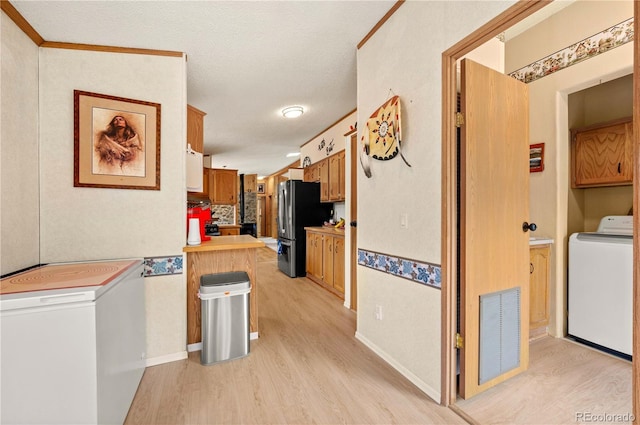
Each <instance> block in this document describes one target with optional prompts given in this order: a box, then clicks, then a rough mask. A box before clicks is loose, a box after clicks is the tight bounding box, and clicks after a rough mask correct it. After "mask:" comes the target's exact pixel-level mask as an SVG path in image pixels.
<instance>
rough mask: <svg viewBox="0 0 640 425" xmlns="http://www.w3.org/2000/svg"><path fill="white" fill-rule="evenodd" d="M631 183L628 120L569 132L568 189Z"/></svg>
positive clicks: (631, 136) (629, 128)
mask: <svg viewBox="0 0 640 425" xmlns="http://www.w3.org/2000/svg"><path fill="white" fill-rule="evenodd" d="M632 183H633V122H632V118H631V117H628V118H622V119H618V120H615V121H609V122H606V123H602V124H596V125H591V126H588V127H581V128H575V129H572V130H571V187H573V188H583V187H598V186H621V185H630V184H632Z"/></svg>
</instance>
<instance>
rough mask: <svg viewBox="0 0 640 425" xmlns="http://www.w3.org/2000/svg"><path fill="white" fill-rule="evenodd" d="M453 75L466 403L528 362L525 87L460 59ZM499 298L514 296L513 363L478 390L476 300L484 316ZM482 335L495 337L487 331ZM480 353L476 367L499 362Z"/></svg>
mask: <svg viewBox="0 0 640 425" xmlns="http://www.w3.org/2000/svg"><path fill="white" fill-rule="evenodd" d="M461 69H462V89H461V112H462V116H463V117H464V124H463V125H462V126H461V140H460V142H461V146H460V160H461V164H460V170H461V176H460V334H461V336H462V338H463V344H462V345H463V346H462V348H461V349H460V386H459V393H460V396H461V397H462V398H469V397H471V396H473V395H475V394H477V393H479V392H482V391H484V390H486V389H488V388H490V387H492V386H494V385H496V384H498V383H500V382H502V381H504V380H506V379H508V378H510V377H512V376H514V375H517V374H519V373H521V372H522V371H524V370H526V369H527V367H528V363H529V320H528V311H529V291H528V282H529V233H526V232H525V231H524V230H523V223H524V222H527V221H528V220H529V110H528V105H529V98H528V88H527V86H526V85H525V84H524V83H522V82H520V81H517V80H516V79H514V78H511V77H508V76H506V75H504V74H500V73H498V72H496V71H494V70H492V69H489V68H487V67H484V66H482V65H479V64H477V63H475V62H472V61H470V60H466V59H465V60H463V61H462V68H461ZM501 291H509V292H508V293H509V297H511V296H512V294H513V292H514V291H516V292H517V291H519V296H518V297H517V300H518V301H515V305H516V306H517V307H519V312H520V313H519V319H517V320H515V322H514V321H513V320H510V321H509V322H508V323H505V325H504V326H505V327H506V326H510V327H511V328H510V329H512V326H514V325H513V323H516V325H515V327H516V330H517V329H518V328H519V335H516V338H512V339H511V341H513V340H515V341H516V342H515V344H512V343H511V342H509V344H507V343H506V342H505V345H508V346H510V347H511V348H512V349H514V351H511V353H513V352H515V353H516V354H515V360H516V361H517V364H516V365H515V366H513V367H511V366H509V369H508V370H504V368H497V369H498V374H497V375H490V376H492V377H490V378H489V379H487V378H486V376H485V379H484V381H482V383H481V372H482V370H483V368H482V367H481V365H480V363H481V357H480V351H481V341H487V339H485V338H484V337H483V336H481V313H482V311H481V299H482V298H481V297H484V298H483V299H484V301H485V304H484V306H485V307H484V308H485V312H486V311H487V310H488V308H487V307H486V306H487V305H488V304H487V303H486V301H487V296H488V295H489V294H492V295H494V296H495V295H496V294H502V292H501ZM509 299H510V300H513V298H509ZM500 305H501V304H500ZM516 311H517V310H516ZM499 313H500V314H502V313H503V311H502V310H500V311H499ZM482 314H484V313H482ZM516 315H518V314H517V313H516ZM485 317H486V316H485ZM518 321H519V325H518V324H517V322H518ZM488 322H489V320H487V321H485V322H484V323H488ZM484 331H485V335H491V334H495V333H494V332H495V327H493V328H491V329H489V330H487V327H484ZM499 341H500V344H502V343H503V342H502V340H499ZM494 345H499V344H491V346H492V347H493V348H495V347H494ZM513 345H515V348H514V347H513ZM485 347H486V345H485ZM499 351H500V350H499ZM483 353H484V356H485V358H484V360H487V359H490V360H491V361H500V356H499V355H496V354H495V353H492V352H491V350H488V351H484V352H483ZM485 370H486V369H485Z"/></svg>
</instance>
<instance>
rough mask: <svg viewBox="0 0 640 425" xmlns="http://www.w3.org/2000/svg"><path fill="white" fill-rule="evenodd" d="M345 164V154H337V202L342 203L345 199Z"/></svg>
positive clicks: (343, 152)
mask: <svg viewBox="0 0 640 425" xmlns="http://www.w3.org/2000/svg"><path fill="white" fill-rule="evenodd" d="M345 163H346V153H345V151H342V152H340V153H339V154H338V200H339V201H344V200H345V199H346V197H347V196H346V192H345V183H344V180H345V177H344V169H345Z"/></svg>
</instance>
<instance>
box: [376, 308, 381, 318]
mask: <svg viewBox="0 0 640 425" xmlns="http://www.w3.org/2000/svg"><path fill="white" fill-rule="evenodd" d="M376 320H382V306H381V305H376Z"/></svg>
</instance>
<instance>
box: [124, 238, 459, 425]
mask: <svg viewBox="0 0 640 425" xmlns="http://www.w3.org/2000/svg"><path fill="white" fill-rule="evenodd" d="M258 281H259V292H258V297H259V308H258V314H259V317H260V320H259V326H260V329H259V333H260V338H259V339H258V340H253V341H251V352H250V354H249V356H247V357H245V358H242V359H237V360H233V361H229V362H225V363H218V364H215V365H210V366H202V365H200V358H199V354H200V353H199V352H193V353H190V354H189V358H188V359H187V360H182V361H176V362H172V363H167V364H162V365H158V366H153V367H149V368H147V370H146V371H145V374H144V376H143V378H142V382H141V384H140V387H139V388H138V392H137V394H136V397H135V399H134V401H133V404H132V406H131V409H130V410H129V415H128V417H127V420H126V422H125V423H126V424H218V423H219V424H268V423H269V424H273V423H277V424H311V423H318V424H320V423H322V424H337V423H351V424H391V423H395V424H463V423H465V422H464V421H463V420H462V419H461V418H460V417H459V416H457V415H456V414H455V413H454V412H452V411H451V410H450V409H447V408H444V407H441V406H439V405H437V404H436V403H435V402H433V401H432V400H431V399H429V398H428V397H427V396H426V395H424V393H422V392H421V391H420V390H418V389H417V388H416V387H415V386H414V385H413V384H411V383H410V382H409V381H408V380H407V379H405V378H404V377H402V376H401V375H400V374H399V373H398V372H397V371H395V370H394V369H393V368H391V367H390V366H389V365H388V364H387V363H385V362H384V361H383V360H381V359H380V358H379V357H378V356H377V355H375V354H374V353H373V352H371V351H370V350H369V349H368V348H366V347H365V346H364V345H363V344H362V343H360V342H359V341H357V340H356V339H355V338H354V333H355V320H356V317H355V313H353V312H352V311H349V310H348V309H346V308H344V306H343V305H342V301H341V300H339V299H338V298H336V297H335V296H333V295H331V294H329V293H328V292H327V291H325V290H323V289H321V288H320V287H319V286H317V285H315V284H314V283H312V282H311V281H309V280H307V279H306V278H297V279H291V278H289V277H287V276H286V275H284V274H283V273H280V272H279V271H278V270H277V264H276V254H275V252H274V251H273V250H270V249H268V248H261V249H259V253H258Z"/></svg>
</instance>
